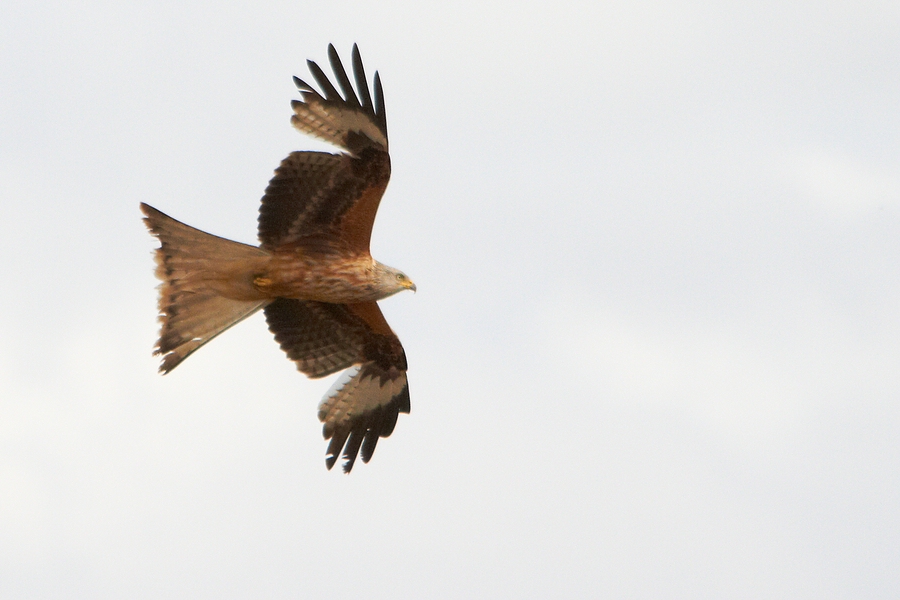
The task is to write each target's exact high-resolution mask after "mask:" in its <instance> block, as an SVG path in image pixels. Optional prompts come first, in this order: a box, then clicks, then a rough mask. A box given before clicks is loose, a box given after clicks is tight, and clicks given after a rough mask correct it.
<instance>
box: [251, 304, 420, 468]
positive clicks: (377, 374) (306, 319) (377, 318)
mask: <svg viewBox="0 0 900 600" xmlns="http://www.w3.org/2000/svg"><path fill="white" fill-rule="evenodd" d="M265 313H266V321H267V322H268V324H269V330H270V331H271V332H272V333H274V334H275V340H276V341H277V342H278V343H279V344H280V345H281V348H282V350H284V351H285V352H286V353H287V355H288V357H289V358H290V359H291V360H293V361H295V362H296V363H297V368H298V369H300V370H301V371H303V372H304V373H306V374H307V375H309V376H310V377H322V376H325V375H328V374H330V373H334V372H335V371H339V370H341V369H347V371H346V372H345V373H344V374H343V375H342V376H341V378H340V379H338V381H337V382H336V383H335V385H334V386H333V387H332V388H331V390H329V392H328V393H327V394H326V395H325V397H324V398H323V399H322V402H321V403H320V404H319V420H320V421H322V422H323V423H324V426H323V430H322V433H323V435H324V436H325V439H326V440H328V439H330V440H331V442H330V443H329V444H328V451H327V455H326V457H325V464H326V466H327V467H328V468H329V469H331V467H333V466H334V463H335V462H336V461H337V458H338V455H339V454H340V453H341V449H343V450H344V452H343V458H344V460H345V462H344V465H343V468H344V472H345V473H349V472H350V470H351V469H352V468H353V463H354V462H355V461H356V456H357V454H359V455H360V456H361V457H362V460H363V462H369V459H370V458H372V453H373V452H375V446H376V444H377V443H378V439H379V438H380V437H388V436H389V435H390V434H391V433H392V432H393V431H394V425H396V423H397V416H398V415H399V413H401V412H402V413H409V409H410V405H409V386H408V383H407V379H406V369H407V364H406V353H405V352H404V351H403V346H402V345H401V344H400V340H399V339H397V336H396V335H395V334H394V332H393V331H391V328H390V327H389V326H388V324H387V322H386V321H385V320H384V316H383V315H382V314H381V310H380V309H379V308H378V304H376V303H375V302H366V303H362V304H328V303H324V302H310V301H304V300H291V299H287V298H278V299H277V300H275V301H274V302H272V303H271V304H269V305H268V306H266V308H265ZM348 367H352V368H349V369H348Z"/></svg>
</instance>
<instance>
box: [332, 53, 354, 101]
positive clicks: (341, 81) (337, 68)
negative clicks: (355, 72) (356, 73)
mask: <svg viewBox="0 0 900 600" xmlns="http://www.w3.org/2000/svg"><path fill="white" fill-rule="evenodd" d="M328 61H329V62H330V63H331V70H332V71H334V77H335V79H337V82H338V85H339V86H341V91H343V92H344V98H345V99H346V100H345V102H346V103H347V104H350V105H352V106H354V107H359V106H360V104H359V100H358V99H357V97H356V92H354V91H353V85H351V84H350V78H349V77H347V71H345V70H344V63H342V62H341V57H340V56H338V53H337V50H335V49H334V45H333V44H328Z"/></svg>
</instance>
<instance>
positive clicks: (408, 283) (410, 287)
mask: <svg viewBox="0 0 900 600" xmlns="http://www.w3.org/2000/svg"><path fill="white" fill-rule="evenodd" d="M406 289H408V290H412V291H413V293H414V294H415V293H416V284H414V283H413V282H412V281H409V280H407V281H406Z"/></svg>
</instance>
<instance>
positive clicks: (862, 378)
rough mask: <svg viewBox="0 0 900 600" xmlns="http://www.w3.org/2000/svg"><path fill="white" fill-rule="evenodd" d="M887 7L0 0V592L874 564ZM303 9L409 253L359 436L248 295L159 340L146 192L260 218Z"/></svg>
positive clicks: (308, 44) (743, 585)
mask: <svg viewBox="0 0 900 600" xmlns="http://www.w3.org/2000/svg"><path fill="white" fill-rule="evenodd" d="M898 7H900V5H898V3H896V2H859V1H858V0H855V1H846V2H837V1H824V2H798V1H792V0H788V1H785V0H778V1H766V0H763V1H756V2H752V3H751V2H746V3H722V2H653V1H641V0H638V1H628V2H617V1H612V2H603V1H601V2H590V3H589V2H583V3H579V2H575V3H572V2H565V1H562V2H552V3H527V2H526V3H523V2H506V3H499V2H487V3H483V2H471V3H466V2H455V3H409V2H371V3H350V2H330V3H324V2H322V3H310V2H296V1H294V2H280V3H276V2H271V3H258V2H247V3H220V2H190V1H189V2H184V1H179V2H171V3H169V2H158V1H154V2H128V3H124V2H112V1H108V2H91V3H81V4H80V3H64V2H40V1H38V2H35V1H28V2H21V1H18V0H5V1H4V3H3V8H2V18H0V23H2V24H0V56H2V59H0V81H2V92H0V98H2V100H0V192H2V194H0V202H2V212H0V252H2V255H3V257H4V258H3V261H2V266H0V275H2V277H3V287H2V293H0V315H2V316H0V596H2V597H3V598H111V599H113V598H249V597H253V598H298V597H299V598H321V597H328V598H362V597H365V598H467V599H469V598H550V597H557V598H559V597H569V598H586V597H594V598H691V599H694V598H748V599H749V598H752V599H758V598H786V599H797V598H809V599H817V600H818V599H825V598H895V597H897V596H898V595H900V570H898V569H897V565H898V564H900V513H898V506H900V458H898V446H897V439H898V437H900V404H898V400H900V368H898V365H900V311H898V294H900V283H898V269H900V267H898V264H900V236H898V228H900V110H898V107H900V71H898V56H900V36H898V34H897V32H898V31H900V8H898ZM328 42H334V43H335V44H336V46H337V48H338V50H339V52H340V53H341V55H342V56H343V57H345V59H348V57H349V54H350V48H351V46H352V43H353V42H358V43H359V44H360V48H361V50H362V56H363V59H364V62H365V64H366V67H367V69H368V71H369V76H370V78H371V77H372V75H373V74H374V71H375V70H376V69H377V70H379V71H380V72H381V75H382V77H383V80H384V87H385V95H386V103H387V112H388V125H389V132H390V139H391V151H392V158H393V179H392V182H391V185H390V187H389V188H388V191H387V194H386V196H385V198H384V201H383V203H382V207H381V210H380V212H379V216H378V219H377V221H376V224H375V232H374V236H373V253H374V255H375V256H376V258H378V259H379V260H381V261H383V262H385V263H387V264H389V265H392V266H395V267H398V268H400V269H403V270H404V271H406V272H407V273H408V274H409V275H410V276H411V277H412V278H413V280H415V281H416V283H417V285H418V288H419V292H418V294H416V295H413V294H401V295H399V296H397V297H394V298H391V299H389V300H386V301H384V302H383V303H382V306H383V310H384V312H385V314H386V315H387V317H388V319H389V321H390V323H391V325H392V326H393V327H394V329H395V330H396V331H397V333H398V334H399V335H400V337H401V339H402V341H403V342H404V345H405V347H406V350H407V354H408V355H409V361H410V365H411V366H410V386H411V392H412V406H413V409H412V414H411V415H409V416H401V419H400V421H399V423H398V425H397V429H396V431H395V433H394V435H393V436H392V437H391V438H389V439H386V440H382V442H381V443H380V444H379V446H378V451H377V452H376V453H375V456H374V458H373V460H372V462H371V463H370V464H368V465H363V464H361V463H359V464H358V465H357V467H356V468H355V470H354V472H353V473H352V474H351V475H350V476H344V475H342V474H340V472H337V471H335V472H328V471H326V470H325V467H324V453H325V443H324V442H323V440H322V439H321V430H320V424H319V423H318V421H317V419H316V404H317V402H318V400H319V398H320V396H321V394H322V393H323V392H324V391H325V390H326V389H327V388H328V386H329V385H330V383H331V378H328V379H326V380H321V381H308V380H306V379H305V378H304V377H303V376H302V375H301V374H299V373H297V372H296V370H295V368H294V366H293V364H292V363H290V362H289V361H288V360H286V359H285V357H284V356H283V354H282V352H281V351H280V350H279V348H278V346H277V345H276V344H275V343H274V342H273V340H272V339H271V334H269V332H268V331H267V330H266V327H265V323H264V320H263V318H262V315H257V316H255V317H254V318H252V319H250V320H248V321H247V322H245V323H242V324H241V325H239V326H238V327H236V328H235V329H233V330H231V331H229V332H227V333H226V334H225V335H223V336H222V337H221V338H219V339H217V340H215V341H214V342H213V343H211V344H210V345H209V346H207V347H204V348H203V349H202V350H201V351H200V352H198V353H197V354H196V355H194V356H192V357H191V358H190V360H188V361H187V362H186V363H184V364H183V365H182V366H180V367H179V368H178V369H177V370H176V371H175V372H173V373H172V374H170V375H168V376H166V377H160V376H159V375H157V374H156V369H157V366H158V360H157V359H156V358H155V357H153V356H151V349H152V346H153V343H154V341H155V339H156V329H157V324H156V321H155V314H156V292H155V289H154V288H155V285H156V281H155V279H154V277H153V260H152V256H151V251H152V249H153V248H154V246H155V244H154V241H153V240H152V239H151V238H150V236H149V235H148V234H147V232H146V230H145V229H144V226H143V225H142V223H141V220H140V213H139V211H138V203H139V202H141V201H143V202H148V203H150V204H152V205H153V206H156V207H158V208H159V209H161V210H163V211H164V212H167V213H169V214H171V215H172V216H174V217H176V218H178V219H180V220H183V221H185V222H187V223H189V224H191V225H194V226H197V227H199V228H201V229H204V230H206V231H210V232H212V233H215V234H218V235H222V236H225V237H230V238H232V239H237V240H240V241H244V242H254V241H255V239H256V211H257V208H258V202H259V198H260V197H261V196H262V192H263V190H264V189H265V186H266V183H267V181H268V179H269V177H270V176H271V174H272V171H273V169H274V168H275V167H276V166H277V165H278V163H279V162H280V161H281V159H282V158H283V157H284V156H286V155H287V154H288V153H289V152H290V151H292V150H296V149H314V148H320V147H321V145H318V144H316V142H314V141H312V140H310V139H308V138H305V137H303V136H301V135H299V134H298V133H297V132H296V131H294V130H293V129H292V128H291V127H290V125H289V117H290V106H289V101H290V100H291V99H292V98H296V97H298V94H297V92H296V89H295V88H294V86H293V83H292V82H291V76H292V75H298V76H300V77H303V78H306V76H307V74H308V70H307V68H306V65H305V60H306V59H307V58H312V59H315V60H317V61H319V62H320V64H323V65H324V64H326V63H327V55H326V47H327V44H328Z"/></svg>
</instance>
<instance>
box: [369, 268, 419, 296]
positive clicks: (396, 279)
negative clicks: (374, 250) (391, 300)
mask: <svg viewBox="0 0 900 600" xmlns="http://www.w3.org/2000/svg"><path fill="white" fill-rule="evenodd" d="M375 285H376V287H377V288H378V292H379V297H380V298H387V297H388V296H393V295H394V294H396V293H397V292H402V291H403V290H412V291H414V292H415V291H416V284H414V283H413V282H412V280H411V279H410V278H409V277H407V275H406V273H404V272H403V271H401V270H400V269H395V268H393V267H389V266H387V265H385V264H382V263H380V262H378V261H377V260H376V261H375Z"/></svg>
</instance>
